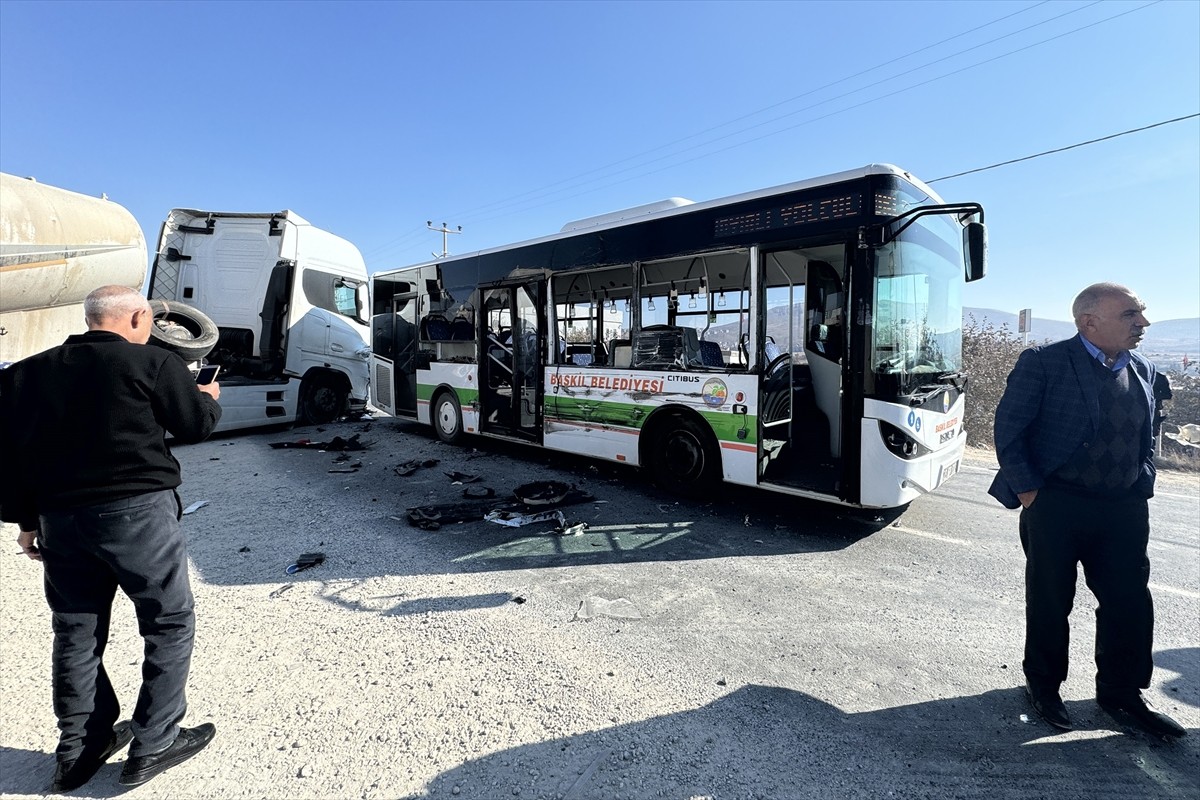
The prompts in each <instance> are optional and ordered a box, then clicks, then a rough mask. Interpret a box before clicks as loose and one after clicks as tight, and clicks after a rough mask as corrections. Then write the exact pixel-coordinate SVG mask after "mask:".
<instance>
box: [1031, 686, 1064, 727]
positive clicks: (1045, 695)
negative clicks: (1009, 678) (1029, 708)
mask: <svg viewBox="0 0 1200 800" xmlns="http://www.w3.org/2000/svg"><path fill="white" fill-rule="evenodd" d="M1025 692H1026V693H1027V694H1028V695H1029V702H1030V703H1032V704H1033V710H1034V711H1036V712H1037V713H1038V716H1039V717H1041V718H1042V719H1044V720H1046V722H1048V723H1050V724H1051V725H1053V726H1054V727H1055V728H1058V729H1059V730H1060V731H1071V730H1075V728H1074V727H1073V726H1072V725H1071V718H1070V717H1068V716H1067V707H1066V706H1064V705H1063V701H1062V698H1061V697H1059V696H1058V690H1057V689H1046V688H1041V687H1036V686H1034V685H1033V684H1032V683H1026V684H1025Z"/></svg>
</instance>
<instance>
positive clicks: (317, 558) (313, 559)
mask: <svg viewBox="0 0 1200 800" xmlns="http://www.w3.org/2000/svg"><path fill="white" fill-rule="evenodd" d="M324 563H325V554H324V553H301V554H300V555H299V557H297V558H296V563H295V564H289V565H288V566H287V569H285V570H284V572H286V573H287V574H288V575H295V574H296V573H297V572H303V571H304V570H306V569H311V568H313V567H317V566H320V565H321V564H324Z"/></svg>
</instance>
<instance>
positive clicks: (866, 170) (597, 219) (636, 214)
mask: <svg viewBox="0 0 1200 800" xmlns="http://www.w3.org/2000/svg"><path fill="white" fill-rule="evenodd" d="M868 175H896V176H898V177H901V178H904V180H906V181H908V182H909V183H911V184H912V185H913V186H915V187H916V188H917V189H920V190H921V191H922V192H924V193H925V194H926V195H928V196H929V198H930V200H932V201H933V202H934V203H941V202H942V199H941V198H940V197H939V196H938V194H937V192H935V191H934V190H933V189H931V188H929V186H927V185H926V184H925V183H924V182H922V181H921V180H920V179H918V178H916V177H914V176H913V175H912V174H911V173H909V172H906V171H905V170H903V169H901V168H900V167H897V166H895V165H893V164H867V165H866V166H865V167H859V168H857V169H849V170H845V171H843V172H835V173H832V174H830V175H822V176H820V177H817V178H808V179H806V180H802V181H795V182H793V183H785V184H783V185H781V186H771V187H769V188H766V189H756V190H754V191H751V192H744V193H742V194H735V195H731V196H729V197H720V198H717V199H715V200H705V201H703V202H699V203H695V202H692V201H691V200H686V199H684V198H682V197H672V198H670V199H668V200H660V201H658V202H655V203H647V204H645V205H640V206H634V207H633V208H628V209H624V210H622V211H613V212H609V213H607V214H599V215H597V216H594V217H585V218H584V219H581V220H576V221H574V222H568V223H567V224H566V225H564V226H563V227H562V229H561V230H560V231H559V232H558V233H553V234H550V235H548V236H540V237H538V238H536V239H527V240H525V241H522V242H513V243H511V244H505V245H500V246H498V247H489V248H487V249H486V250H476V251H473V252H469V253H456V254H454V255H452V256H448V257H446V258H439V259H435V260H432V261H422V262H419V263H416V264H409V265H408V266H405V267H396V268H394V269H386V270H379V271H377V272H375V273H374V275H387V274H389V273H392V272H397V271H399V270H406V269H412V268H414V267H424V266H433V265H436V264H444V263H447V262H451V261H457V260H459V259H466V258H476V257H478V256H484V255H488V254H489V253H500V252H503V251H506V250H512V249H515V248H518V247H525V246H528V245H534V244H541V243H543V242H549V241H553V240H555V239H566V238H570V237H571V236H574V235H576V234H577V233H580V232H581V231H583V230H587V231H589V232H596V231H600V230H605V229H608V228H619V227H622V226H623V225H627V224H630V223H631V222H633V221H636V222H644V221H646V220H649V219H662V218H664V217H672V216H677V215H680V214H690V213H692V212H693V211H702V210H704V209H708V208H717V207H720V206H725V205H730V204H733V203H740V202H743V201H746V200H755V199H758V198H760V197H771V196H773V195H777V194H785V193H787V192H794V191H799V190H802V189H812V188H815V187H818V186H826V185H830V184H835V183H843V182H845V181H851V180H855V179H857V178H865V177H867V176H868Z"/></svg>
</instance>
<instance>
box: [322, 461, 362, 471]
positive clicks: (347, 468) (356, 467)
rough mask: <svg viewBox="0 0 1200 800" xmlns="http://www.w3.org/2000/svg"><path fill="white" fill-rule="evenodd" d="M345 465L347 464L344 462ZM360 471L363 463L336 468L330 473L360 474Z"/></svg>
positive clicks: (357, 462)
mask: <svg viewBox="0 0 1200 800" xmlns="http://www.w3.org/2000/svg"><path fill="white" fill-rule="evenodd" d="M343 463H345V462H343ZM360 469H362V462H361V461H355V462H354V463H353V464H347V465H346V466H344V467H334V468H333V469H331V470H329V471H330V472H358V471H359V470H360Z"/></svg>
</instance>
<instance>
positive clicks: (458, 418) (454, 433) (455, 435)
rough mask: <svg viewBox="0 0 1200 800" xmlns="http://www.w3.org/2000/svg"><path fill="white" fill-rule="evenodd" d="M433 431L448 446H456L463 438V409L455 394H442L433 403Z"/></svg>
mask: <svg viewBox="0 0 1200 800" xmlns="http://www.w3.org/2000/svg"><path fill="white" fill-rule="evenodd" d="M433 430H434V432H436V433H437V437H438V438H439V439H441V440H442V441H443V442H446V443H447V444H454V443H455V442H457V441H458V440H459V439H461V438H462V433H463V423H462V407H461V406H459V404H458V398H457V397H455V396H454V392H445V391H444V392H441V393H440V394H438V396H437V399H435V400H434V401H433Z"/></svg>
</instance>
